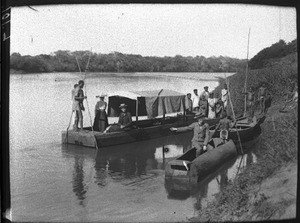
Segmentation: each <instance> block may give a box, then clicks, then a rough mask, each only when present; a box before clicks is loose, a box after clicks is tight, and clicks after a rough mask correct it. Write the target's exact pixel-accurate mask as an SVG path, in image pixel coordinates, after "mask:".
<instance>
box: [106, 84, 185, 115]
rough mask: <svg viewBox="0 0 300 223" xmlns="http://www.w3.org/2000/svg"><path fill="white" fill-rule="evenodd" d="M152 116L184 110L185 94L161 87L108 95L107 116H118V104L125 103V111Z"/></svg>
mask: <svg viewBox="0 0 300 223" xmlns="http://www.w3.org/2000/svg"><path fill="white" fill-rule="evenodd" d="M137 101H138V116H147V117H148V118H154V117H157V116H161V115H164V114H168V113H175V112H182V113H183V112H184V111H185V95H184V94H182V93H179V92H176V91H172V90H167V89H161V90H153V91H130V92H128V91H126V92H125V91H119V92H115V93H113V94H111V95H110V96H109V97H108V116H109V117H118V116H119V114H120V108H119V106H120V104H122V103H125V104H126V105H127V111H128V112H130V113H131V115H132V116H136V111H137V109H136V102H137Z"/></svg>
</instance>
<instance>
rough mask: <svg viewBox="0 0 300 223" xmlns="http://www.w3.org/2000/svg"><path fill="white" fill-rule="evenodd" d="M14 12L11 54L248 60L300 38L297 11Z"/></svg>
mask: <svg viewBox="0 0 300 223" xmlns="http://www.w3.org/2000/svg"><path fill="white" fill-rule="evenodd" d="M33 8H35V9H36V10H38V11H34V10H32V9H30V8H29V7H16V8H12V10H11V12H12V15H11V39H10V40H11V53H13V52H19V53H21V54H22V55H38V54H50V53H52V52H55V51H57V50H70V51H75V50H91V49H92V51H93V52H95V53H109V52H113V51H118V52H121V53H126V54H140V55H142V56H175V55H182V56H193V57H194V56H197V55H199V56H205V57H210V56H220V55H222V56H229V57H234V58H241V59H242V58H246V57H247V41H248V31H249V28H251V33H250V50H249V58H252V57H253V56H254V55H255V54H257V53H258V52H259V51H260V50H262V49H263V48H265V47H268V46H270V45H272V44H274V43H276V42H278V40H279V39H283V40H285V41H286V42H290V41H292V40H294V39H296V38H297V31H296V9H295V8H290V7H288V8H286V7H275V6H261V5H260V6H256V5H242V4H239V5H234V4H233V5H228V4H226V5H222V4H209V5H205V4H184V5H176V4H170V5H169V4H166V5H165V4H164V5H161V4H153V5H150V4H147V5H145V4H139V5H135V4H125V5H121V4H119V5H56V6H34V7H33Z"/></svg>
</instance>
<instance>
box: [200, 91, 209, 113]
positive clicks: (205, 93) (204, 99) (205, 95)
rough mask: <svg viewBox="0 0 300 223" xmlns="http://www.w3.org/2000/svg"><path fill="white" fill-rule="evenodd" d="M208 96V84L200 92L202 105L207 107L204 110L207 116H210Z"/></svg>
mask: <svg viewBox="0 0 300 223" xmlns="http://www.w3.org/2000/svg"><path fill="white" fill-rule="evenodd" d="M208 98H209V91H208V86H205V87H204V91H203V92H202V93H201V94H200V107H203V108H205V111H204V115H205V117H207V116H208Z"/></svg>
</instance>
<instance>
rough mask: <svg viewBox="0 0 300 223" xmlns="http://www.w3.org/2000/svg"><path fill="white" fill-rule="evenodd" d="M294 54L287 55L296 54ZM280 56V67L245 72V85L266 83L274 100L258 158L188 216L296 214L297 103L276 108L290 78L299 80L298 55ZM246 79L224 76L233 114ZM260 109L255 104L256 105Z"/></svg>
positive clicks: (252, 217) (234, 218)
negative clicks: (228, 86) (285, 108)
mask: <svg viewBox="0 0 300 223" xmlns="http://www.w3.org/2000/svg"><path fill="white" fill-rule="evenodd" d="M293 56H294V55H292V56H290V57H292V58H293V59H294V57H293ZM282 61H283V62H284V63H281V66H282V67H279V66H277V65H276V66H273V67H268V68H264V69H261V70H255V71H253V72H252V73H250V75H249V82H248V84H249V85H248V86H252V87H253V88H254V89H255V90H257V89H258V88H259V86H260V85H261V83H267V87H268V90H269V91H270V92H271V94H272V101H273V102H272V105H271V107H270V108H269V109H268V111H267V113H266V116H267V118H266V120H265V121H264V123H263V124H262V125H261V128H262V133H261V135H260V137H259V148H258V151H257V162H256V163H253V164H252V165H251V166H248V167H247V168H245V169H242V170H241V171H240V173H239V174H238V176H237V177H236V178H235V179H234V180H231V181H229V182H228V184H227V185H226V187H224V189H222V190H221V191H220V192H219V193H217V194H216V195H215V198H214V200H213V201H211V202H208V203H207V205H206V206H205V207H203V208H202V209H200V210H198V217H195V218H191V219H190V221H192V222H199V221H201V222H202V221H261V220H271V219H272V220H274V219H294V218H296V192H297V169H298V161H297V155H298V149H297V148H298V106H295V107H294V108H293V109H290V110H289V111H287V112H286V113H280V112H279V110H280V109H281V108H282V107H283V105H284V99H285V98H284V95H286V94H287V93H288V92H289V91H290V83H291V82H294V83H297V81H298V79H297V69H295V68H296V67H297V66H296V65H297V60H294V61H293V62H292V63H285V62H289V61H288V60H282ZM282 61H281V62H282ZM276 69H278V70H277V71H276ZM275 71H276V72H275ZM274 72H275V73H274ZM271 74H272V75H271ZM295 77H296V79H295ZM244 78H245V75H243V74H237V75H233V76H232V77H229V78H228V79H229V82H230V94H231V98H232V102H233V106H234V108H235V110H236V113H237V115H241V113H242V111H243V105H244V103H243V95H242V94H241V90H242V89H243V87H244V81H243V80H244ZM273 79H274V80H273ZM223 83H224V80H221V83H220V86H219V87H218V88H217V89H216V90H217V91H219V90H220V88H221V87H222V86H223ZM258 109H259V108H258V106H256V110H258Z"/></svg>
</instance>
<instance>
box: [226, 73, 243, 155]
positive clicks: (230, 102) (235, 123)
mask: <svg viewBox="0 0 300 223" xmlns="http://www.w3.org/2000/svg"><path fill="white" fill-rule="evenodd" d="M226 82H227V87H228V99H229V103H230V107H231V110H232V114H233V118H234V120H235V122H236V117H235V113H234V110H233V105H232V101H231V98H230V90H229V80H228V79H227V77H226ZM235 129H236V133H237V136H238V139H239V143H240V147H241V151H242V154H244V151H243V147H242V142H241V139H240V134H239V131H238V129H237V126H236V123H235Z"/></svg>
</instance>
